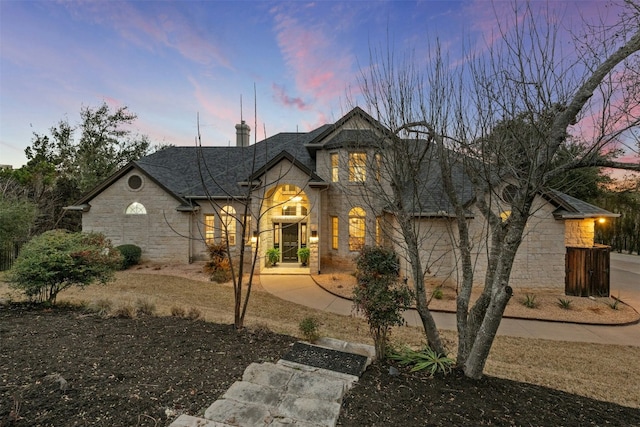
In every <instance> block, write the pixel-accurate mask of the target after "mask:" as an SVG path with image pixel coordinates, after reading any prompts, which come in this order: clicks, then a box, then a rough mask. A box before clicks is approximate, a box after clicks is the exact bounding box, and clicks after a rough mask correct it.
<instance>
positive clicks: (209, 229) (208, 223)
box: [204, 215, 215, 245]
mask: <svg viewBox="0 0 640 427" xmlns="http://www.w3.org/2000/svg"><path fill="white" fill-rule="evenodd" d="M214 225H215V215H205V216H204V241H205V243H206V244H207V245H212V244H213V243H214V240H213V239H214V237H215V228H214Z"/></svg>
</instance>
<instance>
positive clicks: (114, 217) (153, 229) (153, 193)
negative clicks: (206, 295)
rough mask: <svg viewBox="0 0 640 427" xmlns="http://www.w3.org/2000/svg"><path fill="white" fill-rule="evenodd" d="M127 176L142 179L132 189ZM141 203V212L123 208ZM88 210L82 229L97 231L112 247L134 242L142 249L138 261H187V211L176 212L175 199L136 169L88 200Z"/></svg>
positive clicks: (176, 201)
mask: <svg viewBox="0 0 640 427" xmlns="http://www.w3.org/2000/svg"><path fill="white" fill-rule="evenodd" d="M131 175H138V176H140V177H141V178H142V186H141V187H140V188H139V189H137V190H133V189H131V188H129V185H128V184H127V182H128V179H129V177H130V176H131ZM133 202H138V203H141V204H142V205H143V206H144V207H145V209H146V212H147V213H146V214H145V215H131V214H126V213H125V212H126V209H127V207H128V206H129V205H130V204H131V203H133ZM89 204H90V205H91V209H90V210H89V212H85V213H83V214H82V230H83V231H95V232H101V233H103V234H104V235H105V236H107V237H108V238H109V239H110V240H111V242H112V243H113V245H114V246H118V245H122V244H128V243H130V244H134V245H137V246H140V248H141V249H142V260H143V261H147V260H152V261H154V262H180V263H186V262H188V261H189V244H190V240H189V239H188V238H186V237H181V236H188V235H189V221H190V218H191V213H185V212H178V211H176V207H177V206H178V205H179V204H180V202H179V201H178V200H176V199H175V198H173V197H172V196H170V195H169V194H167V193H166V192H165V191H164V190H163V189H161V188H160V187H159V186H157V185H156V184H155V183H154V182H152V181H151V180H150V179H148V178H147V177H146V176H145V175H143V174H142V173H140V172H139V171H137V170H135V169H134V170H132V171H131V172H129V173H128V174H126V175H124V176H123V177H122V178H120V179H119V180H117V181H116V182H114V183H113V184H112V185H111V186H109V187H107V188H106V189H105V190H104V191H103V192H101V193H100V194H98V195H97V196H96V197H95V198H93V199H92V200H90V201H89Z"/></svg>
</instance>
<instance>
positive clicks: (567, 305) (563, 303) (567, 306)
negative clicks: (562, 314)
mask: <svg viewBox="0 0 640 427" xmlns="http://www.w3.org/2000/svg"><path fill="white" fill-rule="evenodd" d="M557 304H558V307H560V308H561V309H563V310H571V300H570V299H567V298H558V302H557Z"/></svg>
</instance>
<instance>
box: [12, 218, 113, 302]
mask: <svg viewBox="0 0 640 427" xmlns="http://www.w3.org/2000/svg"><path fill="white" fill-rule="evenodd" d="M121 265H122V255H120V252H118V251H117V250H115V249H114V248H113V246H111V243H110V242H109V241H108V240H107V239H106V238H105V237H104V235H102V234H99V233H70V232H68V231H65V230H52V231H47V232H45V233H43V234H41V235H39V236H37V237H34V238H33V239H31V241H29V242H28V243H26V244H25V245H24V246H23V247H22V250H21V252H20V256H19V257H18V259H17V260H16V262H15V264H14V265H13V268H12V269H11V272H10V274H9V281H10V282H11V286H12V287H13V288H15V289H19V290H21V291H22V292H24V293H25V295H27V296H28V297H29V298H30V299H33V300H35V301H36V302H43V301H47V302H48V303H50V304H54V303H55V300H56V296H57V295H58V293H59V292H61V291H63V290H65V289H67V288H70V287H71V286H79V287H85V286H87V285H90V284H92V283H94V282H99V283H102V284H105V283H107V282H109V281H111V280H113V273H114V271H115V270H117V269H118V268H119V267H120V266H121Z"/></svg>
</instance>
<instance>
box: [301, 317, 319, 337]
mask: <svg viewBox="0 0 640 427" xmlns="http://www.w3.org/2000/svg"><path fill="white" fill-rule="evenodd" d="M319 327H320V322H318V319H316V318H315V317H305V318H304V319H302V321H301V322H300V325H299V328H300V332H301V333H302V335H303V336H304V339H305V340H307V341H309V342H310V343H314V342H316V341H317V340H318V338H320V333H319V332H318V328H319Z"/></svg>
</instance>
